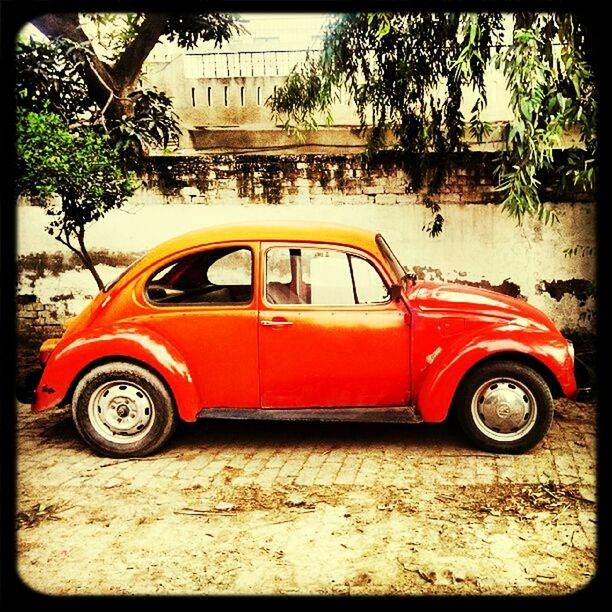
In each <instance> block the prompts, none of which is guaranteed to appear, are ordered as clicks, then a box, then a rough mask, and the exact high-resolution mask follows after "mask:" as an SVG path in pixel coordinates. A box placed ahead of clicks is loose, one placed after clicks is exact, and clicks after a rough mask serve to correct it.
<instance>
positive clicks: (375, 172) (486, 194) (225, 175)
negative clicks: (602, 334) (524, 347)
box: [17, 154, 596, 335]
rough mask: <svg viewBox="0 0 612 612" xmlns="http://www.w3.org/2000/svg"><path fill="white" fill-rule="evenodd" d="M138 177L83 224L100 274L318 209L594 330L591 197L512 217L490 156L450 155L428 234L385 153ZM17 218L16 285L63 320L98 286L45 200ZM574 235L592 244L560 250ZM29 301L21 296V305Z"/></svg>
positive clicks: (444, 274) (171, 168) (182, 163)
mask: <svg viewBox="0 0 612 612" xmlns="http://www.w3.org/2000/svg"><path fill="white" fill-rule="evenodd" d="M145 181H146V184H145V185H143V187H142V188H141V189H140V191H139V192H138V193H137V194H136V195H135V196H134V197H133V198H132V199H131V201H130V202H129V203H128V204H127V205H126V206H125V207H124V208H123V209H122V210H118V211H114V212H112V213H111V214H109V215H108V216H107V217H106V218H105V219H103V220H102V221H100V222H98V223H97V224H95V225H93V226H91V228H90V229H89V231H88V234H87V241H88V246H89V247H90V249H91V251H92V253H93V254H94V255H95V256H96V257H97V258H98V261H99V262H100V265H99V271H100V274H101V276H102V278H103V279H104V280H105V281H109V280H111V279H112V278H113V277H114V276H115V275H116V274H118V273H119V272H120V271H121V269H122V268H124V267H125V266H126V265H127V264H128V263H129V262H130V261H131V260H132V259H133V258H134V257H135V256H137V255H138V254H140V253H142V252H144V251H146V250H147V249H149V248H151V247H153V246H155V245H156V244H157V243H159V242H161V241H163V240H165V239H167V238H170V237H173V236H175V235H177V234H180V233H182V232H186V231H189V230H191V229H194V228H197V227H202V226H206V225H213V224H218V223H226V222H235V221H257V220H264V219H265V220H267V219H278V220H280V219H292V220H320V221H329V222H337V223H346V224H351V225H355V226H359V227H365V228H370V229H375V230H378V231H381V232H382V233H383V234H384V235H385V236H386V237H387V239H388V241H389V243H390V244H391V246H392V247H393V248H394V250H395V251H396V253H397V255H398V256H399V258H400V259H401V260H402V262H403V263H404V264H406V265H407V266H408V267H409V268H410V269H412V270H414V271H415V272H416V273H417V275H418V276H419V277H420V278H425V279H437V280H447V281H456V282H460V283H466V284H470V285H478V286H483V287H491V288H494V289H497V290H499V291H502V292H504V293H507V294H510V295H514V296H516V297H520V298H522V299H525V300H527V301H528V302H530V303H532V304H533V305H535V306H536V307H538V308H541V309H542V310H544V311H545V312H546V313H548V314H549V315H550V316H551V317H552V318H553V320H555V321H556V323H557V324H558V325H559V326H560V327H561V328H562V329H563V330H564V331H566V332H568V333H571V334H574V335H576V334H578V335H580V334H588V333H593V332H594V320H593V319H592V318H589V314H590V312H591V311H592V310H593V309H594V306H595V305H594V300H593V298H592V297H590V295H589V292H590V288H591V287H592V283H593V282H595V257H596V253H595V250H594V247H595V246H596V244H595V222H596V219H595V207H594V204H593V202H592V201H591V199H592V196H591V199H590V198H589V195H588V194H584V193H565V194H562V193H554V192H550V194H549V196H550V197H549V199H550V201H551V202H553V205H554V207H555V210H556V212H557V214H558V216H559V223H557V224H555V225H553V226H542V225H541V224H538V223H536V222H533V221H531V220H527V221H526V222H525V223H524V225H523V226H522V227H517V226H516V222H515V221H514V220H512V219H509V218H508V217H507V216H506V215H505V214H504V213H502V212H501V211H500V210H499V205H498V202H499V194H498V193H497V192H495V191H494V187H493V185H494V182H493V175H492V158H491V157H490V156H488V155H483V154H472V155H471V156H470V157H468V158H466V159H463V161H461V162H459V161H458V162H457V167H456V170H455V172H454V173H453V176H452V177H451V179H450V180H449V182H448V183H447V184H446V185H445V186H444V187H443V189H442V192H441V193H440V195H439V197H438V198H437V199H438V201H439V202H440V204H441V205H442V207H443V209H442V212H443V214H444V216H445V218H446V224H445V229H444V231H443V233H442V235H441V236H439V237H437V238H435V239H434V238H430V237H429V236H428V235H427V234H426V233H425V232H423V231H422V227H423V225H424V224H426V223H427V222H428V221H429V220H430V213H429V211H428V210H427V209H426V208H425V207H424V206H423V205H422V202H423V198H424V195H425V194H424V193H423V192H422V191H414V189H413V186H412V184H411V181H410V177H409V175H408V174H407V173H406V172H404V171H403V170H402V169H401V168H400V166H399V165H398V164H397V163H396V162H394V161H393V160H392V159H384V160H380V161H379V162H377V163H375V164H374V163H372V164H366V163H364V162H363V161H362V160H361V158H359V157H352V156H334V157H324V156H304V155H302V156H299V155H296V156H283V157H279V156H260V157H257V156H245V157H239V156H222V155H220V156H204V157H198V156H193V157H180V158H178V157H157V158H151V159H150V161H149V163H148V167H147V173H146V179H145ZM17 221H18V226H17V240H18V245H17V257H18V275H19V276H18V291H17V293H18V295H31V296H35V297H36V298H37V299H38V300H39V301H40V302H41V304H43V305H45V309H46V312H47V313H48V314H49V316H51V317H53V316H55V317H57V320H58V322H59V321H61V320H62V319H63V318H65V317H67V316H70V315H73V314H76V313H77V312H78V311H79V310H80V309H81V308H82V307H83V306H84V304H85V303H86V302H87V300H89V299H91V297H93V296H94V295H95V293H96V287H95V284H94V282H93V280H92V279H91V277H90V275H89V273H88V272H87V271H84V270H82V269H81V267H80V265H79V262H78V259H76V257H75V256H73V255H72V254H70V253H69V251H67V249H64V248H63V247H62V245H60V244H59V243H58V242H57V241H55V240H54V239H53V238H52V237H50V236H49V235H47V234H46V233H45V231H44V226H45V223H46V221H47V217H46V215H45V214H44V211H43V210H42V209H40V208H37V207H34V206H29V205H24V204H23V203H22V204H21V205H19V206H18V209H17ZM576 245H582V246H584V247H593V252H592V253H591V254H586V255H584V256H582V255H580V254H579V255H577V256H574V257H566V256H564V254H563V251H564V250H565V249H567V248H571V247H574V246H576ZM28 299H32V298H22V300H26V301H27V300H28ZM26 306H27V307H28V308H30V306H29V305H28V304H24V305H19V303H18V309H21V308H25V307H26ZM24 325H25V326H27V323H24ZM43 327H44V326H43ZM23 329H25V327H24V328H23ZM39 329H40V328H39ZM47 331H48V330H46V329H45V330H44V332H45V333H47Z"/></svg>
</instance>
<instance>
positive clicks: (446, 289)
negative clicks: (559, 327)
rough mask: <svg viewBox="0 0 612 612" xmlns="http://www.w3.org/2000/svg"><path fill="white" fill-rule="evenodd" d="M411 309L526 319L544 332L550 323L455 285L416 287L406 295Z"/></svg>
mask: <svg viewBox="0 0 612 612" xmlns="http://www.w3.org/2000/svg"><path fill="white" fill-rule="evenodd" d="M409 300H410V303H411V304H412V305H413V307H416V308H418V309H419V310H422V311H425V312H427V311H438V312H448V313H452V314H460V313H463V314H466V315H469V314H472V315H479V316H489V317H495V318H498V319H503V320H509V321H510V320H513V319H527V320H529V321H530V322H532V323H535V324H539V325H541V326H544V327H546V328H547V329H551V330H556V327H555V325H554V323H553V322H552V321H551V320H550V319H549V318H548V317H547V316H546V315H545V314H544V313H543V312H542V311H541V310H538V309H537V308H535V307H534V306H531V305H530V304H527V302H524V301H522V300H519V299H517V298H513V297H510V296H509V295H504V294H503V293H497V292H495V291H489V290H488V289H479V288H476V287H469V286H467V285H459V284H455V283H436V282H424V283H418V284H417V285H416V286H415V287H414V289H413V290H412V291H411V292H410V295H409Z"/></svg>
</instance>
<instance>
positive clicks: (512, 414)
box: [455, 361, 554, 453]
mask: <svg viewBox="0 0 612 612" xmlns="http://www.w3.org/2000/svg"><path fill="white" fill-rule="evenodd" d="M455 409H456V410H457V418H458V420H459V424H460V425H461V428H462V429H463V431H464V432H465V433H466V435H467V436H468V438H469V439H470V441H471V442H472V443H473V444H474V445H475V446H477V447H479V448H482V449H483V450H486V451H490V452H494V453H522V452H525V451H527V450H529V449H530V448H533V447H534V446H535V445H536V444H538V443H539V442H540V441H541V440H542V438H544V436H545V435H546V432H547V431H548V429H549V428H550V425H551V423H552V418H553V412H554V404H553V398H552V395H551V392H550V389H549V388H548V385H547V384H546V382H545V381H544V379H543V378H542V377H541V376H540V374H538V373H537V372H536V371H535V370H533V369H532V368H530V367H528V366H525V365H523V364H520V363H516V362H513V361H497V362H492V363H488V364H486V365H483V366H481V367H479V368H478V369H476V370H474V371H473V372H471V373H470V374H468V375H467V377H466V378H465V379H464V380H463V381H462V383H461V385H460V387H459V389H458V391H457V396H456V403H455Z"/></svg>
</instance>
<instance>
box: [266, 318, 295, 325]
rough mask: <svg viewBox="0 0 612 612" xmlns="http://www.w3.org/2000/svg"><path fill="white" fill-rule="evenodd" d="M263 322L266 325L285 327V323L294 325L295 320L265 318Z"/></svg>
mask: <svg viewBox="0 0 612 612" xmlns="http://www.w3.org/2000/svg"><path fill="white" fill-rule="evenodd" d="M261 324H262V325H264V326H266V327H283V326H284V325H293V321H274V320H272V321H270V320H269V319H263V320H262V321H261Z"/></svg>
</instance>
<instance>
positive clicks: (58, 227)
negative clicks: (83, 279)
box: [17, 110, 135, 289]
mask: <svg viewBox="0 0 612 612" xmlns="http://www.w3.org/2000/svg"><path fill="white" fill-rule="evenodd" d="M17 160H18V167H17V189H18V190H19V192H20V193H23V194H26V195H28V196H31V197H33V198H34V199H36V200H38V201H40V202H41V203H42V204H43V205H44V207H45V208H46V212H47V214H48V215H50V216H51V217H52V219H51V221H50V222H49V224H48V226H47V231H48V233H49V234H51V235H52V236H54V237H55V239H56V240H58V241H59V242H61V243H62V244H64V245H65V246H67V247H68V248H69V249H70V250H71V251H73V252H74V253H76V254H77V255H78V256H79V258H80V259H81V261H82V262H83V264H84V265H85V267H86V268H87V269H88V270H89V271H90V272H91V274H92V275H93V277H94V279H95V281H96V283H97V285H98V287H99V288H100V289H102V288H103V287H104V283H103V282H102V279H101V278H100V276H99V274H98V272H97V271H96V268H95V265H94V263H93V261H92V259H91V256H90V255H89V252H88V250H87V247H86V245H85V228H86V227H87V225H89V224H90V223H92V222H94V221H97V220H98V219H100V218H101V217H103V216H104V215H105V214H106V213H107V212H108V211H109V210H112V209H113V208H119V207H120V206H121V205H122V204H123V202H124V201H125V199H126V198H127V197H129V196H130V195H132V193H133V192H134V187H135V183H134V180H133V176H132V174H131V173H127V174H126V173H124V172H123V171H122V170H121V168H120V167H119V153H118V152H117V150H116V149H114V148H113V147H111V146H110V145H109V143H108V140H107V139H106V138H105V137H104V136H102V135H100V134H98V133H96V132H95V131H94V130H92V129H91V128H87V127H85V128H79V129H78V130H76V131H74V130H69V129H68V128H67V126H66V125H65V123H64V122H63V121H62V119H61V117H59V116H58V115H55V114H52V113H36V112H31V111H27V110H19V111H18V115H17Z"/></svg>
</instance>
